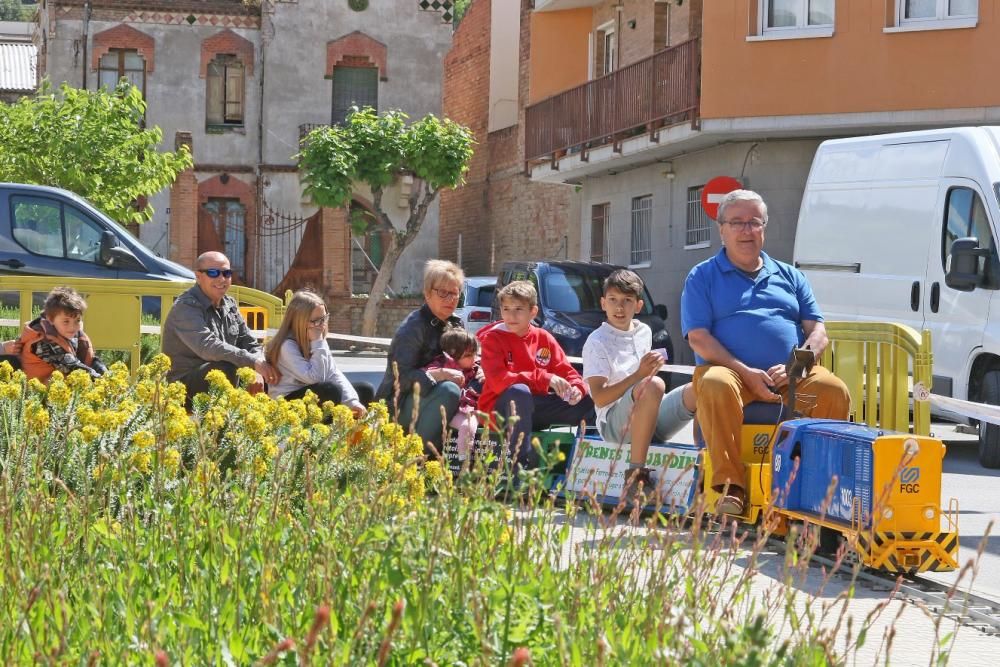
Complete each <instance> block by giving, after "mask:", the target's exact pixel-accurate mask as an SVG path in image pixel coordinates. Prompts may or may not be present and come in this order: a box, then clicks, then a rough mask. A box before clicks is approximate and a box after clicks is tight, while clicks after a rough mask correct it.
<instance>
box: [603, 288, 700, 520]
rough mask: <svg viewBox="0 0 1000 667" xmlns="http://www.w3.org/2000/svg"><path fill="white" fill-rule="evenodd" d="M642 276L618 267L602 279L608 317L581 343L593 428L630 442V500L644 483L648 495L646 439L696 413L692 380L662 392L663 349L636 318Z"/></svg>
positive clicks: (661, 436) (665, 434)
mask: <svg viewBox="0 0 1000 667" xmlns="http://www.w3.org/2000/svg"><path fill="white" fill-rule="evenodd" d="M643 292H644V290H643V284H642V279H641V278H640V277H639V276H638V275H637V274H636V273H635V272H634V271H629V270H627V269H619V270H617V271H615V272H613V273H612V274H611V275H610V276H608V277H607V279H605V281H604V296H603V297H601V308H602V309H603V310H604V314H605V315H606V316H607V322H604V323H603V324H601V326H600V327H599V328H598V329H597V330H596V331H594V333H592V334H590V337H588V338H587V342H586V343H584V345H583V378H584V380H586V381H587V384H588V385H589V386H590V393H591V395H592V396H593V398H594V405H595V406H596V408H597V430H598V431H599V432H600V434H601V437H602V438H604V439H605V440H606V441H608V442H617V443H631V448H630V451H629V469H628V471H627V472H626V473H625V475H626V477H625V495H626V500H627V501H628V502H631V501H633V500H634V499H635V498H636V496H637V495H638V494H639V492H640V488H641V486H644V487H645V490H646V493H647V495H651V494H652V492H653V489H654V486H655V485H654V483H653V480H652V478H651V477H650V473H651V472H652V470H651V469H650V468H647V467H646V455H647V454H648V452H649V443H650V442H651V441H652V440H653V438H654V437H655V438H656V440H657V441H659V442H664V441H666V440H667V439H668V438H670V437H671V436H672V435H674V434H675V433H677V431H679V430H680V429H681V428H683V427H684V425H685V424H686V423H687V422H689V421H690V420H691V419H692V418H693V417H694V408H695V397H694V390H693V389H692V387H691V383H690V382H689V383H687V384H685V385H684V386H682V387H678V388H676V389H674V390H673V391H671V392H669V393H666V386H665V385H664V382H663V380H662V379H660V378H659V377H658V376H657V375H656V373H657V372H658V371H659V370H660V367H661V366H663V363H664V361H665V360H666V359H665V357H666V350H653V349H652V346H653V334H652V331H651V330H650V328H649V327H648V326H647V325H645V324H643V323H642V322H640V321H639V320H637V319H634V318H635V316H636V314H638V313H640V312H642V307H643V303H642V295H643Z"/></svg>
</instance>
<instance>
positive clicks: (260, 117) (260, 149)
mask: <svg viewBox="0 0 1000 667" xmlns="http://www.w3.org/2000/svg"><path fill="white" fill-rule="evenodd" d="M271 11H272V8H271V0H263V2H261V3H260V64H259V67H258V70H257V71H258V72H260V83H259V90H258V93H259V95H260V100H259V105H258V108H257V167H256V169H255V170H254V171H255V172H256V174H257V188H256V189H257V211H256V216H255V217H256V218H257V220H256V233H257V252H256V253H255V254H256V255H257V256H256V257H254V258H253V261H254V279H255V280H257V281H260V280H261V278H262V276H261V275H260V273H262V271H261V269H263V268H264V267H262V266H261V264H262V262H261V261H260V257H261V237H260V230H261V226H262V225H263V222H264V170H263V166H264V73H265V72H266V71H267V40H268V35H267V30H268V27H267V23H268V22H269V21H270V20H269V19H268V18H267V17H268V16H270V13H271ZM270 27H271V29H273V28H274V24H273V23H271V24H270Z"/></svg>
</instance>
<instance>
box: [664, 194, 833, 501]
mask: <svg viewBox="0 0 1000 667" xmlns="http://www.w3.org/2000/svg"><path fill="white" fill-rule="evenodd" d="M718 221H719V235H720V236H721V238H722V246H723V248H722V250H720V251H719V252H718V254H716V255H715V256H714V257H712V258H711V259H707V260H705V261H704V262H701V263H700V264H698V265H697V266H695V267H694V268H693V269H691V272H690V273H689V274H688V277H687V280H686V281H685V283H684V292H683V294H682V296H681V331H682V333H683V334H684V337H685V338H686V339H687V341H688V343H689V344H690V345H691V349H693V350H694V353H695V362H696V363H697V368H695V372H694V380H693V383H694V391H695V399H696V403H697V414H698V422H699V424H700V426H701V430H702V434H703V435H704V437H705V442H706V444H707V445H708V453H709V456H711V457H712V467H713V475H712V479H711V480H710V483H711V485H712V487H713V488H714V489H715V490H716V491H719V492H722V491H723V490H726V489H727V488H728V490H727V491H726V495H725V496H724V497H723V498H722V500H720V502H719V505H718V507H717V509H718V510H719V511H720V512H722V513H725V514H736V515H739V514H742V513H743V510H744V506H745V504H746V500H747V496H746V488H747V486H746V478H745V477H746V475H745V471H744V469H743V463H742V461H741V459H740V429H741V426H742V424H743V406H744V405H745V404H747V403H749V402H752V401H769V402H777V401H780V400H781V396H780V394H782V393H784V391H785V390H786V389H787V387H788V376H787V374H786V373H785V361H786V360H787V359H788V355H789V353H790V352H791V350H792V348H794V347H797V346H800V345H802V344H803V343H805V344H806V345H808V346H809V347H810V348H811V349H812V350H813V351H814V352H815V353H816V356H817V357H819V355H820V354H821V353H822V352H823V350H824V349H826V346H827V344H828V343H829V340H828V339H827V336H826V327H825V326H824V325H823V315H822V313H820V310H819V306H818V305H817V304H816V299H815V298H814V297H813V293H812V289H811V288H810V287H809V283H808V282H807V281H806V277H805V276H804V275H803V274H802V272H800V271H799V270H798V269H796V268H794V267H792V266H789V265H788V264H785V263H784V262H778V261H776V260H774V259H772V258H770V257H768V255H767V253H765V252H764V251H763V247H764V229H765V228H766V227H767V205H766V204H765V203H764V200H763V199H762V198H761V196H760V195H759V194H757V193H756V192H752V191H750V190H735V191H733V192H730V193H729V194H727V195H726V196H725V197H724V198H723V200H722V202H721V203H720V204H719V214H718ZM776 392H777V393H776ZM797 393H798V395H799V396H800V397H801V399H800V400H797V401H796V403H797V405H796V406H795V409H796V410H798V411H799V412H802V413H803V414H807V415H810V416H812V417H825V418H829V419H846V418H847V414H848V412H849V410H850V402H851V399H850V395H849V394H848V391H847V386H846V385H845V384H844V383H843V382H842V381H841V380H840V379H839V378H837V377H836V376H835V375H834V374H833V373H831V372H830V371H828V370H826V369H825V368H822V367H820V366H818V365H817V366H814V367H813V369H812V371H811V372H810V373H809V376H808V377H807V378H805V379H803V380H800V381H799V383H798V386H797ZM814 397H815V398H814Z"/></svg>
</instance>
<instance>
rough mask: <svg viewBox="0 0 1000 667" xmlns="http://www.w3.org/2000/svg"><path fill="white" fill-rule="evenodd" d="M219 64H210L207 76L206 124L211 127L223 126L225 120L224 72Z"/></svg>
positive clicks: (213, 62)
mask: <svg viewBox="0 0 1000 667" xmlns="http://www.w3.org/2000/svg"><path fill="white" fill-rule="evenodd" d="M223 69H224V68H223V67H222V66H221V65H219V64H218V63H217V62H215V61H212V62H210V63H209V64H208V72H207V73H206V76H205V98H206V99H205V122H206V123H208V124H209V125H222V123H223V122H224V118H223V99H224V96H223V89H222V86H223V81H222V77H223V72H222V70H223Z"/></svg>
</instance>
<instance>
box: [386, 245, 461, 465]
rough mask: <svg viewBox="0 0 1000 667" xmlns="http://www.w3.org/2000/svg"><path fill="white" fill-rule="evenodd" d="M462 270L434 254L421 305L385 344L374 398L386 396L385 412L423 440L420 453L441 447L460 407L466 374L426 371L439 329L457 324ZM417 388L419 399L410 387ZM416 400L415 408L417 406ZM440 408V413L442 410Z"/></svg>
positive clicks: (426, 270)
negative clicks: (385, 354) (385, 356)
mask: <svg viewBox="0 0 1000 667" xmlns="http://www.w3.org/2000/svg"><path fill="white" fill-rule="evenodd" d="M464 282H465V274H464V273H463V272H462V269H461V268H459V267H458V266H457V265H455V264H452V263H451V262H446V261H444V260H440V259H432V260H430V261H429V262H427V265H426V266H425V267H424V305H422V306H421V307H420V308H419V309H417V310H415V311H413V312H412V313H410V314H409V315H407V316H406V319H405V320H403V323H402V324H400V325H399V329H397V330H396V335H395V336H393V337H392V343H391V344H390V345H389V358H388V364H387V366H386V369H385V377H384V378H382V384H381V385H380V386H379V388H378V393H377V394H376V398H380V399H385V402H386V405H388V407H389V414H390V415H394V417H395V419H396V420H397V421H398V422H399V424H400V425H402V427H403V428H404V429H406V430H407V431H412V432H414V433H417V434H418V435H419V436H420V437H421V438H422V439H423V441H424V453H425V454H426V455H427V456H428V457H435V458H436V453H440V452H441V443H442V442H443V440H444V432H443V431H444V428H445V427H446V426H447V424H448V423H449V422H450V421H451V420H452V418H453V417H454V416H455V413H456V412H458V403H459V398H460V396H461V392H462V389H461V387H462V385H463V384H464V383H465V377H464V376H463V375H462V372H461V371H457V370H455V369H453V368H435V369H434V370H426V371H425V370H424V367H425V366H427V365H428V364H430V363H431V361H433V360H434V358H435V357H437V356H438V355H440V354H441V334H442V333H444V331H445V329H446V328H448V327H449V326H455V327H461V326H462V320H460V319H459V318H457V317H455V315H454V313H455V308H457V307H458V297H459V295H460V294H461V293H462V285H463V283H464ZM417 387H419V392H420V396H419V401H418V400H417V399H416V397H415V391H414V389H415V388H417ZM417 405H419V410H418V409H416V406H417ZM442 412H443V414H442Z"/></svg>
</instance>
